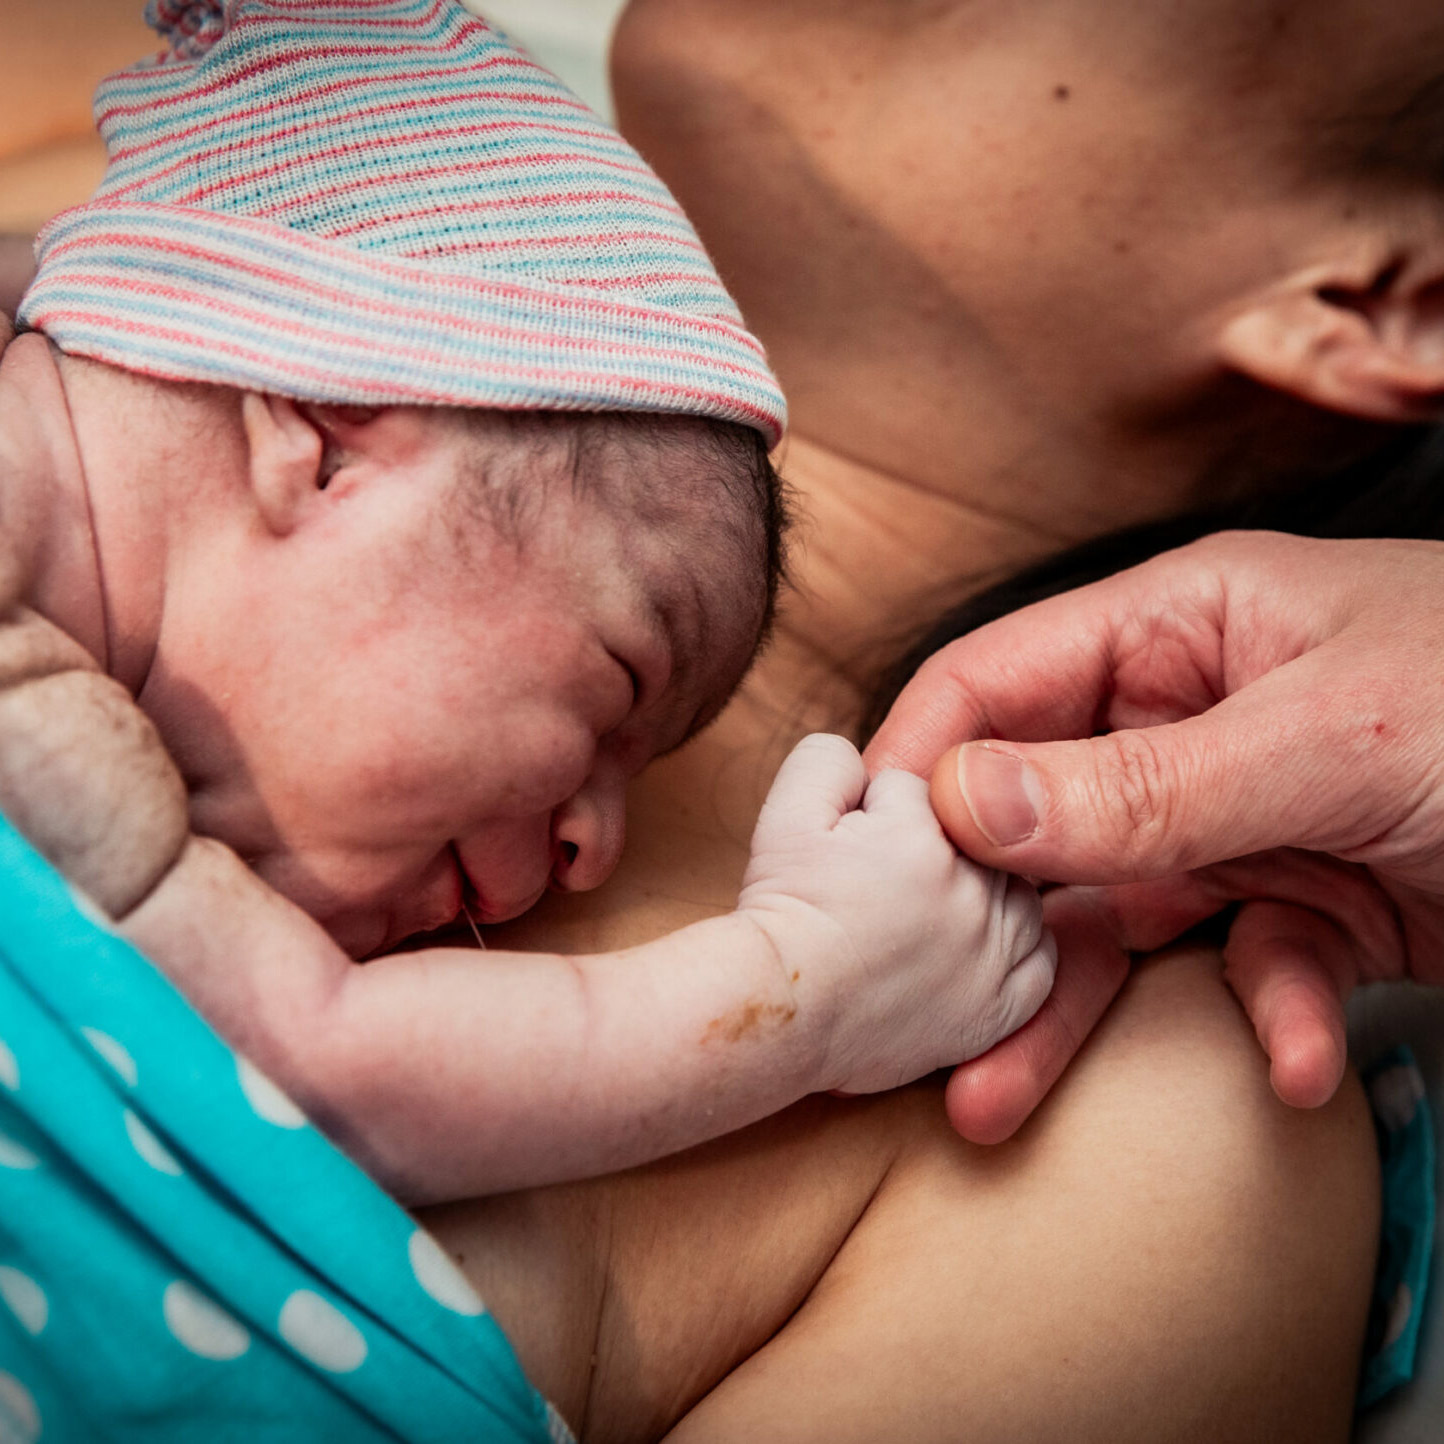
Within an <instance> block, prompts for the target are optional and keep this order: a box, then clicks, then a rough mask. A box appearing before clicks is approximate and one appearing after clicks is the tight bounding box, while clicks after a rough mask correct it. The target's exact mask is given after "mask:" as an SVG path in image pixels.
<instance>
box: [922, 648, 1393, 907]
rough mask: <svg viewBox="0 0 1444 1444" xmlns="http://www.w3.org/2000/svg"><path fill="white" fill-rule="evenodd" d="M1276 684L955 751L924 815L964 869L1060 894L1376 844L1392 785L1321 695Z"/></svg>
mask: <svg viewBox="0 0 1444 1444" xmlns="http://www.w3.org/2000/svg"><path fill="white" fill-rule="evenodd" d="M1284 670H1287V669H1284ZM1278 675H1279V674H1278V673H1275V674H1273V677H1277V676H1278ZM1272 680H1273V678H1272V677H1271V678H1265V679H1262V680H1261V681H1260V682H1258V683H1255V684H1254V685H1253V686H1251V687H1247V688H1245V689H1243V690H1242V691H1241V692H1239V693H1237V694H1235V695H1234V696H1233V697H1230V698H1228V699H1226V700H1225V701H1223V702H1220V703H1219V704H1218V705H1217V706H1215V707H1212V708H1210V709H1209V710H1208V711H1206V712H1203V713H1200V714H1199V715H1197V716H1194V717H1190V718H1187V719H1186V720H1184V721H1180V722H1170V723H1163V724H1160V725H1157V726H1152V727H1139V728H1133V729H1128V730H1123V731H1118V732H1112V733H1109V734H1108V735H1106V736H1102V737H1092V738H1087V739H1084V740H1081V741H1068V742H1040V743H1015V742H1004V741H985V742H970V743H966V744H964V745H962V746H960V747H954V748H953V749H951V750H950V751H949V752H947V753H945V754H944V755H943V757H942V758H941V760H940V761H939V762H938V765H937V767H936V769H935V770H934V772H933V778H932V790H931V797H932V803H933V808H934V810H935V811H936V813H937V814H938V817H939V819H940V820H941V822H942V824H943V827H944V828H945V829H946V830H947V832H948V834H949V836H950V837H951V838H952V840H953V841H954V843H955V844H956V845H957V846H958V847H959V848H960V849H961V850H962V851H963V852H965V853H966V854H967V855H968V856H969V857H972V858H975V859H976V860H978V861H979V862H984V863H988V864H990V865H992V866H994V867H1002V868H1007V869H1008V870H1009V871H1012V872H1021V873H1026V874H1028V875H1030V876H1033V877H1038V878H1043V879H1047V880H1049V881H1053V882H1064V883H1115V882H1129V881H1133V880H1136V879H1140V878H1148V877H1161V876H1165V875H1168V874H1171V873H1178V872H1184V871H1187V870H1189V869H1191V868H1196V867H1203V866H1206V865H1208V864H1210V863H1214V862H1220V861H1222V860H1224V859H1226V858H1232V857H1239V856H1242V855H1244V854H1246V853H1253V852H1262V851H1264V850H1265V849H1268V848H1274V847H1315V848H1326V849H1332V848H1333V847H1336V846H1346V845H1349V843H1351V842H1352V841H1355V840H1357V839H1358V838H1359V837H1368V836H1372V835H1376V834H1377V833H1378V832H1379V831H1381V830H1382V828H1383V826H1384V823H1383V822H1381V821H1379V819H1378V817H1377V816H1375V814H1378V813H1379V812H1380V811H1381V810H1383V809H1385V808H1386V807H1387V803H1388V797H1387V795H1386V794H1387V792H1388V789H1387V787H1381V785H1380V783H1379V780H1378V778H1377V775H1376V773H1374V772H1373V771H1372V770H1371V769H1370V768H1369V767H1368V766H1366V765H1361V759H1360V757H1359V753H1358V748H1357V747H1350V746H1347V745H1344V743H1345V741H1346V739H1344V738H1342V737H1341V735H1340V732H1341V729H1340V728H1339V727H1335V726H1330V725H1329V722H1328V719H1327V717H1321V715H1320V708H1319V707H1318V705H1317V701H1316V699H1317V696H1318V694H1317V693H1316V692H1314V691H1312V689H1307V690H1306V692H1304V693H1300V692H1297V691H1292V690H1284V692H1283V695H1282V696H1280V695H1279V693H1280V691H1281V690H1282V689H1280V688H1279V687H1277V686H1270V685H1269V683H1270V682H1271V681H1272ZM1294 680H1295V681H1297V680H1298V679H1297V678H1295V679H1294Z"/></svg>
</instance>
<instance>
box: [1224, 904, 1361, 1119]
mask: <svg viewBox="0 0 1444 1444" xmlns="http://www.w3.org/2000/svg"><path fill="white" fill-rule="evenodd" d="M1224 965H1225V966H1224V977H1225V979H1226V980H1227V982H1228V984H1229V986H1230V987H1231V988H1232V989H1233V991H1234V994H1235V995H1236V996H1237V998H1238V1000H1239V1002H1240V1003H1242V1004H1243V1007H1244V1011H1245V1012H1246V1013H1247V1014H1248V1015H1249V1017H1250V1019H1252V1021H1253V1025H1254V1031H1255V1032H1256V1033H1257V1034H1258V1040H1259V1042H1260V1043H1261V1044H1262V1045H1263V1050H1264V1052H1265V1053H1267V1054H1268V1056H1269V1060H1270V1071H1269V1077H1270V1080H1271V1081H1272V1083H1273V1088H1274V1092H1275V1093H1277V1094H1278V1096H1279V1097H1280V1098H1281V1099H1282V1100H1283V1101H1284V1102H1285V1103H1288V1104H1291V1105H1292V1106H1294V1107H1295V1108H1319V1107H1322V1106H1323V1105H1324V1104H1325V1103H1327V1102H1328V1101H1329V1099H1330V1098H1332V1097H1333V1096H1334V1094H1335V1093H1336V1092H1337V1091H1338V1087H1339V1083H1340V1081H1341V1080H1342V1078H1343V1076H1344V1066H1345V1064H1346V1062H1347V1061H1348V1041H1347V1037H1346V1034H1345V1026H1344V1003H1343V1000H1344V997H1345V996H1346V995H1347V993H1348V992H1349V991H1350V990H1351V989H1352V988H1353V985H1354V981H1355V979H1356V977H1357V966H1356V963H1355V954H1354V951H1353V947H1352V944H1351V941H1350V939H1349V938H1348V937H1346V936H1345V934H1344V933H1343V932H1342V931H1341V930H1340V929H1339V928H1338V927H1336V926H1335V925H1334V924H1333V923H1332V922H1330V921H1329V920H1328V919H1327V918H1324V917H1321V916H1320V915H1319V914H1318V913H1316V912H1313V911H1311V910H1310V909H1308V908H1301V907H1295V906H1293V905H1291V904H1288V903H1278V902H1262V901H1261V902H1252V903H1249V904H1248V905H1247V906H1245V907H1244V908H1242V909H1240V911H1239V915H1238V917H1237V918H1236V919H1235V921H1234V925H1233V927H1232V928H1231V929H1230V930H1229V938H1228V944H1227V946H1226V947H1225V949H1224Z"/></svg>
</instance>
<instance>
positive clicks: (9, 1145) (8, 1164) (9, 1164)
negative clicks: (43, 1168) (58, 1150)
mask: <svg viewBox="0 0 1444 1444" xmlns="http://www.w3.org/2000/svg"><path fill="white" fill-rule="evenodd" d="M39 1167H40V1160H39V1159H38V1158H37V1157H36V1156H35V1155H34V1154H33V1153H32V1152H31V1151H30V1150H29V1149H28V1148H22V1147H21V1146H20V1144H18V1143H16V1141H15V1140H14V1139H13V1138H6V1136H5V1135H4V1134H3V1133H0V1168H39Z"/></svg>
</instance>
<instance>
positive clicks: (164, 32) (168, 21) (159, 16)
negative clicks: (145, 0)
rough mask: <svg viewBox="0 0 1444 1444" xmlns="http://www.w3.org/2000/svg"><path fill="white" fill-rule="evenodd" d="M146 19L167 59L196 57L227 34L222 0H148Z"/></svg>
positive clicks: (224, 7)
mask: <svg viewBox="0 0 1444 1444" xmlns="http://www.w3.org/2000/svg"><path fill="white" fill-rule="evenodd" d="M145 20H146V24H147V25H149V26H150V28H151V29H152V30H156V31H159V32H160V35H161V37H162V38H163V39H164V40H165V43H166V47H167V50H168V52H169V54H168V57H167V58H169V59H174V60H198V59H199V58H200V57H201V56H202V55H204V54H205V53H206V51H207V50H209V49H210V48H211V46H212V45H214V44H215V43H216V41H217V40H219V39H220V38H221V36H222V35H224V34H225V33H226V6H225V0H150V3H149V4H148V5H147V6H146V7H145Z"/></svg>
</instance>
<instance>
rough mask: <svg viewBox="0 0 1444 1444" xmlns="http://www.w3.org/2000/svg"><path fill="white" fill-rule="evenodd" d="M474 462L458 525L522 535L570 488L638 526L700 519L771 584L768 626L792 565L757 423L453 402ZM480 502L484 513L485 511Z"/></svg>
mask: <svg viewBox="0 0 1444 1444" xmlns="http://www.w3.org/2000/svg"><path fill="white" fill-rule="evenodd" d="M453 414H454V415H455V416H456V417H457V418H458V419H459V422H460V424H461V426H462V427H463V429H464V431H465V432H466V433H467V434H468V435H469V437H470V439H471V441H472V443H473V449H474V456H475V459H476V464H475V466H474V467H472V468H469V469H468V471H467V473H466V474H465V475H464V476H463V477H462V478H461V479H460V483H459V485H458V489H457V507H458V515H457V517H456V518H455V521H456V522H457V524H458V526H459V527H461V528H465V527H466V526H467V525H469V524H470V523H471V522H474V521H476V520H483V521H485V522H488V523H490V524H491V525H492V526H493V527H496V528H497V529H498V530H500V531H501V532H502V534H503V535H505V536H506V537H508V538H509V539H510V540H511V541H512V542H513V543H514V544H515V545H517V546H524V545H525V542H526V538H527V536H528V533H529V531H530V529H531V523H532V521H533V519H534V517H535V516H536V514H537V513H538V511H539V510H540V509H541V508H542V507H544V506H545V505H546V504H547V500H548V496H549V495H552V496H554V494H555V493H554V488H556V487H557V486H558V485H566V486H567V487H568V488H569V490H570V494H571V496H573V497H575V498H578V499H590V500H592V501H594V502H597V503H599V504H601V505H602V506H604V507H607V508H608V509H617V510H625V511H626V512H627V513H628V514H629V515H631V516H633V517H635V518H636V520H637V521H638V522H639V523H640V524H642V525H649V524H659V525H663V526H665V525H666V523H667V522H668V521H669V520H672V519H675V518H678V517H683V516H685V517H688V518H689V519H691V520H692V521H694V522H695V521H696V520H697V519H699V518H705V519H706V521H707V522H709V523H710V524H711V526H712V527H713V528H714V530H715V532H716V534H717V535H718V539H719V541H720V542H721V543H722V545H723V546H724V548H725V549H727V550H728V551H730V552H732V553H733V554H734V555H735V556H736V558H737V559H738V560H739V562H740V563H741V564H742V565H746V566H749V567H755V569H756V577H757V580H758V582H759V583H760V584H761V586H762V587H763V588H765V595H766V608H765V614H764V621H763V635H764V636H765V635H766V634H767V632H768V631H769V630H770V628H771V624H772V617H773V613H774V611H775V608H776V604H777V594H778V590H779V588H780V587H781V583H782V579H783V577H784V575H785V573H786V565H787V558H786V536H787V527H788V521H789V517H788V508H787V500H786V492H785V488H784V486H783V483H782V480H781V478H780V477H779V476H778V474H777V472H776V470H775V469H774V468H773V465H772V461H771V459H770V457H769V455H768V450H767V443H766V441H765V440H764V438H763V437H762V435H761V433H760V432H757V431H755V430H753V428H751V427H750V426H742V425H740V424H738V423H735V422H729V421H720V420H715V419H713V418H711V417H699V416H683V415H670V414H668V415H661V414H655V413H651V412H633V411H604V412H576V411H483V410H477V411H458V412H455V413H453ZM478 509H479V510H480V516H478Z"/></svg>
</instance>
